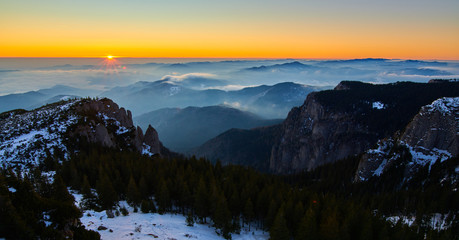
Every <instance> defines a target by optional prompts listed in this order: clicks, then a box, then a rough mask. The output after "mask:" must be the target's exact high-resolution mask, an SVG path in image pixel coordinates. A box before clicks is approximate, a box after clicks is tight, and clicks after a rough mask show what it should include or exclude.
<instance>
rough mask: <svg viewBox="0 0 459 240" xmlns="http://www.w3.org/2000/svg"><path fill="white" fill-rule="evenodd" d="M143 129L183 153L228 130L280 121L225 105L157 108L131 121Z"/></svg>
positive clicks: (279, 120) (167, 145)
mask: <svg viewBox="0 0 459 240" xmlns="http://www.w3.org/2000/svg"><path fill="white" fill-rule="evenodd" d="M134 120H135V121H136V123H137V124H138V125H139V126H140V127H142V128H143V129H145V127H147V126H148V125H151V126H153V127H154V128H155V129H156V130H157V131H158V134H159V136H160V138H161V141H162V142H163V143H164V145H165V146H166V147H168V148H170V149H171V150H174V151H179V152H186V151H188V150H190V149H192V148H195V147H197V146H199V145H201V144H203V143H204V142H206V141H207V140H209V139H211V138H213V137H216V136H217V135H219V134H220V133H223V132H225V131H227V130H229V129H231V128H241V129H250V128H254V127H260V126H268V125H273V124H278V123H280V122H281V121H282V120H281V119H277V120H276V119H274V120H266V119H262V118H261V117H259V116H257V115H255V114H253V113H250V112H245V111H241V110H238V109H234V108H231V107H227V106H208V107H187V108H184V109H179V108H166V109H160V110H156V111H153V112H149V113H146V114H142V115H141V116H138V117H136V118H134Z"/></svg>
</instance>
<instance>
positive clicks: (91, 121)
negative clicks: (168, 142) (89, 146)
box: [69, 98, 161, 154]
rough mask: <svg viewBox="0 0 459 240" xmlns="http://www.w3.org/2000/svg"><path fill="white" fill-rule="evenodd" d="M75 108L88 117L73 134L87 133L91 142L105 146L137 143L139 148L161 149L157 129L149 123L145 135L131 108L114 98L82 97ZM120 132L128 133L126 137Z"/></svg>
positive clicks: (153, 150) (85, 136) (87, 137)
mask: <svg viewBox="0 0 459 240" xmlns="http://www.w3.org/2000/svg"><path fill="white" fill-rule="evenodd" d="M74 108H75V112H76V113H77V114H78V115H81V116H84V119H82V120H81V121H80V124H78V126H77V127H76V128H75V129H74V130H72V131H71V132H70V133H69V134H70V136H80V137H84V138H85V139H86V141H88V142H90V143H99V144H101V145H103V146H105V147H118V148H124V147H133V148H134V149H136V150H137V151H139V152H144V151H145V152H150V153H152V154H156V153H160V150H161V143H160V142H159V138H158V133H157V132H156V130H155V129H154V128H152V127H151V126H148V128H147V130H146V131H145V135H144V134H143V132H142V129H140V128H139V127H137V128H136V127H135V126H134V125H133V122H132V114H131V111H129V110H127V111H126V110H125V109H124V108H119V107H118V105H117V104H116V103H114V102H113V101H112V100H110V99H108V98H104V99H101V100H98V101H85V100H82V101H80V102H78V103H76V104H75V105H74ZM109 129H111V130H115V131H109ZM120 136H124V138H123V141H120V139H119V138H120Z"/></svg>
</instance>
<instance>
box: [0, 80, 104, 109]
mask: <svg viewBox="0 0 459 240" xmlns="http://www.w3.org/2000/svg"><path fill="white" fill-rule="evenodd" d="M98 93H99V91H95V90H87V89H79V88H74V87H69V86H65V85H55V86H53V87H51V88H46V89H40V90H38V91H30V92H26V93H15V94H9V95H5V96H0V113H2V112H5V111H9V110H13V109H26V110H32V109H34V108H37V107H40V106H43V105H45V104H48V103H53V102H56V101H59V100H61V99H60V98H63V97H66V96H68V97H71V98H74V97H88V96H96V95H97V94H98Z"/></svg>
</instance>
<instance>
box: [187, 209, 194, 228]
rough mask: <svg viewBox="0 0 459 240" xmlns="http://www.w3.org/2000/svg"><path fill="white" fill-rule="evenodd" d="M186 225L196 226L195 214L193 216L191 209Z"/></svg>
mask: <svg viewBox="0 0 459 240" xmlns="http://www.w3.org/2000/svg"><path fill="white" fill-rule="evenodd" d="M186 225H187V226H188V227H193V226H194V216H193V213H192V212H191V211H189V212H188V214H187V216H186Z"/></svg>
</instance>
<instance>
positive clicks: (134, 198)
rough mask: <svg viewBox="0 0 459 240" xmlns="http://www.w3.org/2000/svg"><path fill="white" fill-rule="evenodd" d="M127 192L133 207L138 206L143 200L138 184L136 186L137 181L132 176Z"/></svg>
mask: <svg viewBox="0 0 459 240" xmlns="http://www.w3.org/2000/svg"><path fill="white" fill-rule="evenodd" d="M126 192H127V200H128V202H129V203H131V204H132V205H133V206H138V205H139V204H140V202H141V200H142V196H141V195H140V191H139V189H138V188H137V184H135V180H134V178H133V177H132V176H131V177H130V179H129V184H128V189H127V191H126Z"/></svg>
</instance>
